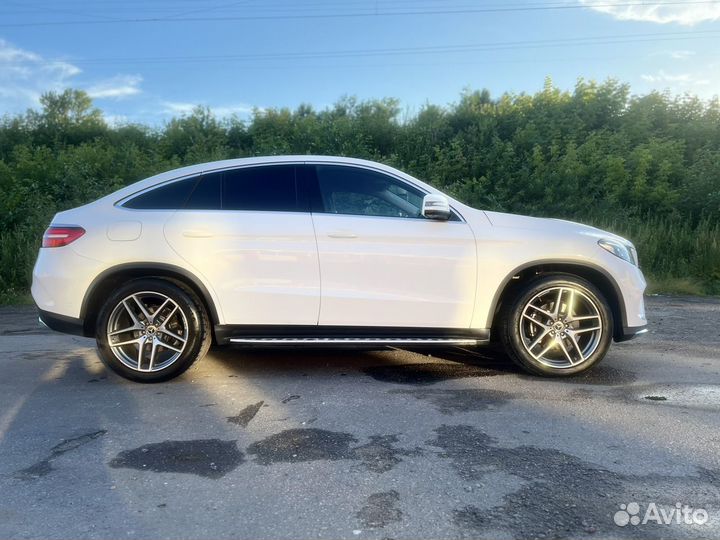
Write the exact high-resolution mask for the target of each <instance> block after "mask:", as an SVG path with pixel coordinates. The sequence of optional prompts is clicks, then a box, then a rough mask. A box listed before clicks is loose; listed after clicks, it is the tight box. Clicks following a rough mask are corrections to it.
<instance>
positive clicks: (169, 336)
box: [96, 279, 211, 382]
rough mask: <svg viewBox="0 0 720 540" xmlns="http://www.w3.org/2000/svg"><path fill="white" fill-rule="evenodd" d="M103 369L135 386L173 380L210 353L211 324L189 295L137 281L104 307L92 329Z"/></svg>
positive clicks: (169, 284) (153, 281)
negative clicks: (139, 383) (106, 368)
mask: <svg viewBox="0 0 720 540" xmlns="http://www.w3.org/2000/svg"><path fill="white" fill-rule="evenodd" d="M96 340H97V347H98V351H99V353H100V358H101V359H102V361H103V363H104V364H105V365H106V366H107V367H109V368H110V369H112V370H113V371H114V372H116V373H118V374H119V375H122V376H123V377H125V378H127V379H131V380H133V381H138V382H160V381H166V380H168V379H172V378H173V377H177V376H178V375H180V374H181V373H183V372H184V371H186V370H187V369H188V368H189V367H190V366H191V365H192V364H193V362H195V361H196V360H198V359H200V358H201V357H203V356H204V355H205V353H206V352H207V350H208V349H209V347H210V343H211V334H210V322H209V320H208V316H207V314H206V312H205V309H204V307H203V305H202V303H201V302H200V301H199V299H198V298H197V297H196V296H195V295H194V294H193V293H192V292H191V291H189V290H185V289H182V288H180V287H179V286H178V285H175V284H174V283H172V282H169V281H165V280H161V279H138V280H135V281H131V282H130V283H128V284H127V285H125V286H124V287H121V288H120V289H119V290H118V291H117V292H115V294H113V295H112V296H111V297H110V298H108V300H107V301H106V302H105V304H104V305H103V307H102V309H101V310H100V314H99V316H98V320H97V324H96Z"/></svg>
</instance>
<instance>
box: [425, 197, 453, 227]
mask: <svg viewBox="0 0 720 540" xmlns="http://www.w3.org/2000/svg"><path fill="white" fill-rule="evenodd" d="M422 215H423V217H426V218H427V219H436V220H438V221H447V220H448V219H450V201H448V199H447V197H445V196H443V195H439V194H437V193H428V194H427V195H425V197H424V198H423V205H422Z"/></svg>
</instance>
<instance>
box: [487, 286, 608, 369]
mask: <svg viewBox="0 0 720 540" xmlns="http://www.w3.org/2000/svg"><path fill="white" fill-rule="evenodd" d="M500 332H501V339H502V342H503V345H504V346H505V348H506V350H507V351H508V353H509V355H510V357H511V358H512V359H513V360H514V361H515V362H516V363H517V364H518V365H520V367H522V368H523V369H525V370H527V371H529V372H531V373H534V374H537V375H545V376H551V377H553V376H554V377H562V376H567V375H574V374H577V373H580V372H582V371H585V370H586V369H589V368H590V367H591V366H593V365H594V364H596V363H597V362H599V361H600V360H602V358H603V357H604V356H605V354H606V353H607V350H608V348H609V347H610V342H611V341H612V334H613V318H612V312H611V310H610V308H609V306H608V302H607V300H606V299H605V298H604V297H603V295H602V293H601V292H600V291H599V290H598V289H597V288H596V287H595V286H594V285H592V284H591V283H590V282H588V281H586V280H584V279H582V278H580V277H577V276H573V275H565V274H554V275H548V276H542V277H539V278H537V279H535V280H533V281H532V282H530V283H529V284H528V285H527V286H526V287H525V288H524V289H523V290H521V291H520V293H519V294H518V295H517V296H516V297H515V299H514V301H512V302H510V304H509V305H508V306H507V308H505V309H503V310H502V314H501V320H500Z"/></svg>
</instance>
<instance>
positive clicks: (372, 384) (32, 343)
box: [0, 298, 720, 539]
mask: <svg viewBox="0 0 720 540" xmlns="http://www.w3.org/2000/svg"><path fill="white" fill-rule="evenodd" d="M648 313H649V318H650V321H651V331H650V333H649V335H646V336H645V337H644V338H640V339H637V340H635V341H631V342H628V343H622V344H615V345H614V346H613V348H612V349H611V352H610V354H609V355H608V357H607V358H606V359H605V360H604V361H603V362H602V363H601V364H600V365H598V366H597V367H596V368H595V369H594V370H592V371H591V372H590V373H589V374H587V375H585V376H581V377H578V378H575V379H571V380H564V381H557V380H547V379H540V378H534V377H529V376H525V375H523V374H521V373H519V372H518V371H517V370H515V369H514V368H512V367H511V366H509V365H508V364H507V362H506V361H505V359H504V358H503V356H502V355H501V354H490V353H489V352H487V351H484V350H481V349H478V350H476V351H470V350H468V351H466V350H461V349H448V350H437V351H432V352H431V355H428V353H427V351H426V352H424V353H422V352H409V351H404V350H388V351H381V352H358V351H354V352H349V351H319V352H318V351H315V352H312V351H304V352H297V351H292V350H284V351H274V352H272V351H247V350H242V349H218V350H213V351H212V352H211V354H210V356H209V357H207V358H205V359H204V360H203V361H201V362H200V363H198V364H197V365H196V366H195V367H194V368H193V369H192V370H191V371H189V372H188V373H187V374H186V375H185V376H184V377H182V378H180V379H177V380H175V381H172V382H169V383H165V384H159V385H140V384H135V383H131V382H128V381H125V380H123V379H121V378H119V377H117V376H114V375H113V374H111V373H108V371H107V370H105V369H104V368H103V366H102V365H101V364H100V362H99V360H98V358H97V356H96V353H95V351H94V348H93V342H92V341H90V340H87V339H82V338H75V337H70V336H63V335H60V334H55V333H52V332H49V331H47V330H44V329H42V328H40V327H39V326H38V325H37V323H36V319H35V314H34V312H33V310H32V309H30V308H0V538H38V537H42V538H68V539H69V538H108V539H109V538H113V539H115V538H146V539H154V538H208V539H210V538H248V539H250V538H358V539H363V538H378V539H380V538H457V537H463V538H464V537H482V538H504V537H507V538H510V537H523V538H525V537H538V538H552V537H566V536H571V537H578V538H581V537H603V538H604V537H621V538H626V537H632V538H636V537H638V538H639V537H656V538H660V537H669V536H672V537H690V538H695V537H697V538H700V537H716V538H717V537H720V415H719V414H718V412H719V411H720V301H718V300H696V299H679V298H650V299H648ZM631 503H637V504H638V506H639V512H638V513H637V515H635V516H631V515H630V514H625V513H622V512H621V513H620V514H617V516H616V513H617V512H620V510H621V507H620V505H621V504H624V505H630V506H628V507H627V510H629V511H632V512H634V511H635V510H638V507H636V506H635V505H633V504H631ZM676 503H680V504H681V505H689V506H690V507H692V508H693V509H694V510H696V511H698V512H699V511H700V510H704V511H705V514H703V513H702V512H699V513H696V514H695V517H696V522H695V523H691V524H686V523H684V520H685V516H684V515H682V517H681V518H680V520H679V521H680V523H677V521H678V520H677V519H676V517H675V516H677V515H678V514H672V515H669V514H670V512H672V511H673V510H675V508H676V506H675V505H676ZM653 505H654V506H653ZM652 508H655V513H653V512H652ZM648 509H650V520H649V521H646V522H645V524H643V523H642V519H643V518H645V517H647V515H646V512H647V511H648ZM663 514H664V515H663ZM616 517H617V519H618V520H619V521H620V522H621V523H622V522H623V519H624V520H625V522H627V520H629V519H631V517H635V518H636V519H637V518H640V520H641V523H640V524H638V525H634V524H633V523H632V522H631V523H629V524H627V525H625V526H619V525H617V524H616V523H615V518H616ZM688 517H689V519H690V520H691V521H692V518H691V517H690V514H688ZM703 517H706V518H707V521H706V522H705V523H700V522H702V521H704V520H703ZM663 519H670V520H671V521H672V524H670V525H667V524H664V523H658V521H662V520H663Z"/></svg>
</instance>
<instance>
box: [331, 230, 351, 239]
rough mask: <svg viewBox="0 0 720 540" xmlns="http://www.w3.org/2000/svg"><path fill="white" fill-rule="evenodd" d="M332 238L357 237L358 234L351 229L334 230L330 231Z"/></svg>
mask: <svg viewBox="0 0 720 540" xmlns="http://www.w3.org/2000/svg"><path fill="white" fill-rule="evenodd" d="M328 236H329V237H330V238H357V234H355V233H354V232H350V231H332V232H329V233H328Z"/></svg>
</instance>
